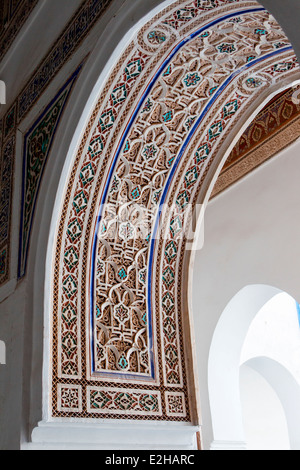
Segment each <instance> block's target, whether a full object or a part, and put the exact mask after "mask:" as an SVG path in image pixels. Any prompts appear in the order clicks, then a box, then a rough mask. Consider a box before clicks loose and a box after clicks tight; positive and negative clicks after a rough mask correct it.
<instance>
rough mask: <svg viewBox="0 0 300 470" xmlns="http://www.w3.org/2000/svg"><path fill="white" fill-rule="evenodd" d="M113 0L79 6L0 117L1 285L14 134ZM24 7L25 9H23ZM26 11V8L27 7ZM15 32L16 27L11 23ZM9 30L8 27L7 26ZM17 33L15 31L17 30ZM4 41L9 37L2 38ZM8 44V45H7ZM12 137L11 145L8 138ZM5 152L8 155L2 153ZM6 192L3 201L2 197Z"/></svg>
mask: <svg viewBox="0 0 300 470" xmlns="http://www.w3.org/2000/svg"><path fill="white" fill-rule="evenodd" d="M37 1H38V0H26V4H25V5H24V4H23V3H22V9H21V10H20V11H21V13H20V15H18V16H16V21H21V18H23V19H24V21H25V16H24V15H25V10H24V11H23V7H24V8H25V6H27V7H28V8H29V5H31V7H30V8H31V9H30V11H32V9H33V8H34V6H35V5H36V3H37ZM112 1H113V0H85V1H84V2H83V4H82V5H81V6H80V7H79V9H78V10H77V12H76V13H75V15H74V16H73V18H72V19H71V20H70V22H69V24H68V25H67V27H66V28H65V30H64V32H63V33H62V34H61V36H60V37H59V39H58V40H57V41H56V42H55V44H54V45H53V46H52V48H51V50H50V51H49V53H48V54H47V55H46V57H45V58H44V59H43V61H42V62H41V64H40V65H39V66H38V67H37V69H36V70H35V72H34V73H33V75H32V77H31V79H30V80H29V81H28V83H27V84H26V86H25V87H24V89H23V90H22V91H21V93H20V95H19V96H18V97H17V98H16V100H15V101H14V103H13V104H12V105H11V107H10V109H9V110H8V111H7V113H6V115H5V116H4V117H3V119H2V120H1V121H0V134H1V139H0V140H2V147H0V168H1V166H3V161H4V159H7V158H8V153H7V152H8V148H9V150H10V154H9V159H8V160H7V163H6V165H8V161H11V166H10V171H11V173H10V174H9V175H8V173H7V172H6V174H5V176H3V174H1V175H0V190H1V194H2V196H1V200H0V219H1V223H2V224H3V226H5V227H7V230H6V232H5V236H3V235H4V232H3V233H2V234H1V233H0V252H1V255H2V256H1V269H0V286H1V285H2V284H4V283H5V282H7V281H8V280H9V279H10V277H11V273H10V251H11V247H10V238H11V234H10V232H11V204H12V195H13V184H12V182H13V171H14V159H15V149H14V144H15V135H16V132H17V126H18V125H19V124H20V123H21V121H22V120H23V119H24V118H25V117H26V115H27V114H28V112H29V111H30V109H31V108H32V107H33V106H34V105H35V104H36V103H37V101H38V100H39V99H40V97H41V96H42V94H43V93H44V91H45V90H46V88H47V87H48V86H49V84H50V83H51V81H52V80H53V79H54V77H55V76H56V75H57V74H58V72H59V71H60V69H61V68H62V67H63V65H64V64H65V63H66V62H67V61H68V60H69V59H70V58H71V56H72V55H73V54H74V53H75V52H76V50H77V49H78V48H79V47H80V45H81V44H82V42H83V40H84V39H85V38H86V36H87V34H88V33H89V32H90V31H91V29H92V27H93V26H94V25H95V24H96V22H97V21H98V20H99V18H100V17H101V16H102V14H103V13H104V12H105V11H106V9H107V8H108V6H109V5H110V4H111V2H112ZM26 11H27V10H26ZM22 12H23V13H22ZM28 14H30V13H29V10H28ZM13 30H14V31H15V32H16V28H15V27H13ZM9 31H10V30H9ZM16 34H17V33H16ZM6 44H9V40H8V39H7V38H6V39H5V47H6ZM8 47H9V46H8ZM12 141H13V148H12V146H11V145H10V146H9V142H12ZM5 155H6V156H7V157H5ZM3 194H5V201H4V200H3Z"/></svg>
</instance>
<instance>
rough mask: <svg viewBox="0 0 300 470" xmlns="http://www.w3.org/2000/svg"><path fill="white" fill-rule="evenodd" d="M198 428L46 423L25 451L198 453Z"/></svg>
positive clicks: (37, 429) (163, 425)
mask: <svg viewBox="0 0 300 470" xmlns="http://www.w3.org/2000/svg"><path fill="white" fill-rule="evenodd" d="M197 432H199V427H198V426H192V425H189V424H178V423H159V422H157V423H153V422H140V423H137V422H133V421H117V420H115V421H113V420H109V421H107V422H103V421H101V420H99V421H98V422H92V421H90V420H87V421H85V422H83V423H78V422H76V421H71V422H70V421H69V420H68V421H67V420H54V421H52V422H51V421H50V422H47V421H42V422H40V423H39V424H38V426H37V427H35V428H34V430H33V432H32V436H31V443H26V444H23V446H22V450H43V449H44V450H56V449H57V450H59V449H77V450H88V449H91V450H92V449H95V450H125V449H126V450H130V449H131V450H163V449H164V450H172V449H173V450H197Z"/></svg>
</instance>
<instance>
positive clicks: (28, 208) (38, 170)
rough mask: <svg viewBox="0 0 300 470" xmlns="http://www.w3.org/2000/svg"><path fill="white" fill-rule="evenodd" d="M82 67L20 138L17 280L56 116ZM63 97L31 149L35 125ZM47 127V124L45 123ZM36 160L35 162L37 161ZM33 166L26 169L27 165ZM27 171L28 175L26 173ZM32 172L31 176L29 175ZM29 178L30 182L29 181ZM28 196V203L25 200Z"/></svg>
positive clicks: (22, 270)
mask: <svg viewBox="0 0 300 470" xmlns="http://www.w3.org/2000/svg"><path fill="white" fill-rule="evenodd" d="M81 69H82V64H81V65H80V66H79V67H78V69H77V70H76V71H75V72H74V73H73V75H72V76H71V77H70V78H69V79H68V80H67V81H66V83H65V84H64V85H63V87H62V88H61V89H60V90H59V92H58V93H57V94H56V96H55V97H54V98H53V100H52V101H51V102H50V103H49V104H48V106H47V107H46V109H45V110H44V111H43V113H42V114H41V115H40V116H39V117H38V118H37V120H36V121H35V123H34V124H33V126H32V127H31V128H30V129H29V131H28V132H27V133H26V135H25V137H24V150H23V180H22V203H21V219H20V242H19V265H18V278H19V279H21V278H22V277H24V276H25V274H26V267H27V255H28V250H29V242H30V235H31V230H32V224H33V220H34V213H35V207H36V202H37V197H38V193H39V189H40V185H41V181H42V177H43V173H44V170H45V166H46V164H47V160H48V156H49V154H50V151H51V148H52V143H53V139H54V137H55V133H56V131H57V128H58V126H59V123H60V119H61V117H62V114H63V112H64V109H65V106H66V105H67V102H68V99H69V97H70V94H71V92H72V89H73V86H74V84H75V82H76V80H77V78H78V75H79V73H80V71H81ZM62 99H63V102H62V103H61V105H60V107H59V111H58V112H57V113H55V116H54V126H53V127H52V128H51V133H50V134H49V130H48V129H47V135H45V131H44V130H42V132H41V133H40V134H39V136H38V137H39V142H35V150H34V151H33V150H32V145H33V141H32V136H33V135H34V134H36V132H37V131H38V129H39V127H40V126H42V123H43V119H44V118H45V117H46V116H48V113H49V111H50V110H51V108H52V107H53V106H54V105H56V103H57V102H58V101H60V100H62ZM47 126H48V125H47ZM35 140H36V139H35ZM38 162H39V163H38ZM31 164H32V165H33V167H34V168H33V169H32V170H30V165H31ZM28 171H29V174H28ZM33 173H34V177H32V174H33ZM28 177H29V178H31V179H30V181H29V179H28ZM29 197H30V202H29Z"/></svg>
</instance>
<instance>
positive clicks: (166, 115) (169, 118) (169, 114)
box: [163, 111, 173, 122]
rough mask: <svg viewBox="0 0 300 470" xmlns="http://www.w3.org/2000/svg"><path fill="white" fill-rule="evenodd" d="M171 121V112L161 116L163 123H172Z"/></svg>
mask: <svg viewBox="0 0 300 470" xmlns="http://www.w3.org/2000/svg"><path fill="white" fill-rule="evenodd" d="M172 119H173V113H172V111H168V112H167V113H166V114H164V115H163V120H164V122H169V121H172Z"/></svg>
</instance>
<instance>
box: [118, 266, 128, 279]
mask: <svg viewBox="0 0 300 470" xmlns="http://www.w3.org/2000/svg"><path fill="white" fill-rule="evenodd" d="M118 276H119V278H120V279H123V280H125V279H127V273H126V271H125V268H122V269H120V271H119V272H118Z"/></svg>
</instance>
